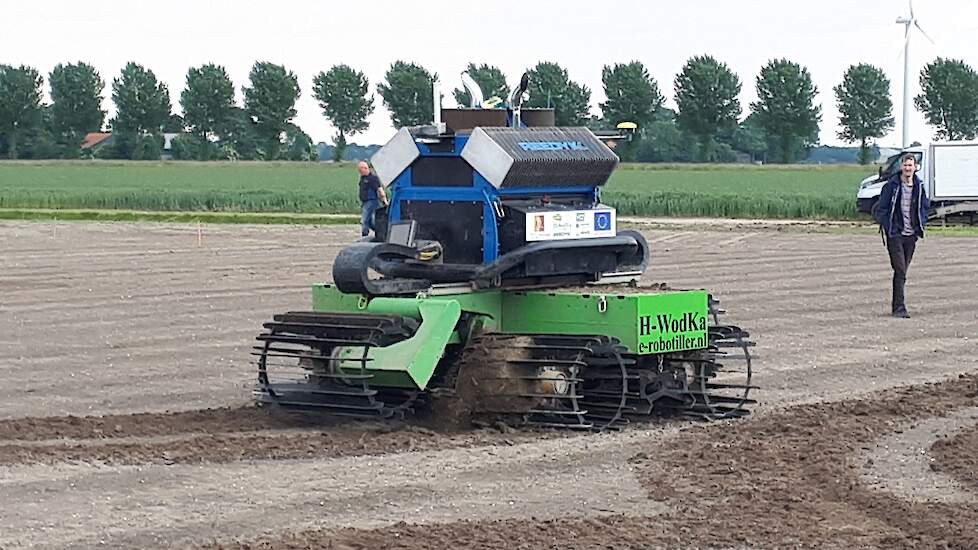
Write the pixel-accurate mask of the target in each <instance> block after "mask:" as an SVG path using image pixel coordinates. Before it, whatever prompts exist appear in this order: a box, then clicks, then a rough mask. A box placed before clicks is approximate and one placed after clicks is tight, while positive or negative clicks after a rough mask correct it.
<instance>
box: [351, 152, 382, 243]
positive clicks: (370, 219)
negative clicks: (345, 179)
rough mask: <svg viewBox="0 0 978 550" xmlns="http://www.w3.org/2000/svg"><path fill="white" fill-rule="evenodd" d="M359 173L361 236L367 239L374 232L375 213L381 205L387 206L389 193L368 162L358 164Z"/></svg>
mask: <svg viewBox="0 0 978 550" xmlns="http://www.w3.org/2000/svg"><path fill="white" fill-rule="evenodd" d="M357 171H358V172H360V204H361V207H360V234H361V235H362V236H364V237H366V236H367V235H370V232H371V231H373V230H374V213H376V212H377V209H378V208H380V205H381V203H383V204H384V206H387V193H386V192H385V191H384V186H383V185H382V184H381V183H380V178H378V177H377V175H376V174H373V173H371V172H370V166H369V165H368V164H367V163H366V162H363V161H360V162H359V163H357Z"/></svg>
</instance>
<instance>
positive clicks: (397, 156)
mask: <svg viewBox="0 0 978 550" xmlns="http://www.w3.org/2000/svg"><path fill="white" fill-rule="evenodd" d="M419 156H421V151H419V150H418V144H417V143H415V142H414V136H412V135H411V132H409V131H408V129H407V128H401V129H400V130H399V131H398V132H397V133H396V134H394V137H392V138H391V140H390V141H388V142H387V145H384V146H383V147H381V148H380V150H379V151H377V152H376V153H374V156H372V157H370V163H371V164H373V167H374V171H375V172H376V173H377V177H378V178H380V182H381V183H383V184H384V185H390V184H391V182H392V181H394V180H395V179H396V178H397V176H399V175H401V172H403V171H404V170H405V169H406V168H407V167H408V166H411V163H412V162H414V159H416V158H418V157H419Z"/></svg>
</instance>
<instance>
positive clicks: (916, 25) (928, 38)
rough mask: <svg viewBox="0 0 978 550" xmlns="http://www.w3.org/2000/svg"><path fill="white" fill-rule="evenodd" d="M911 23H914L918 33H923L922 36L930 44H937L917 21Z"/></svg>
mask: <svg viewBox="0 0 978 550" xmlns="http://www.w3.org/2000/svg"><path fill="white" fill-rule="evenodd" d="M913 24H914V26H915V27H917V30H918V31H920V34H922V35H924V38H926V39H927V40H929V41H930V43H931V44H933V45H935V46H936V45H937V42H934V39H933V38H931V37H930V36H929V35H928V34H927V33H926V32H924V29H923V27H921V26H920V23H918V22H917V21H914V22H913Z"/></svg>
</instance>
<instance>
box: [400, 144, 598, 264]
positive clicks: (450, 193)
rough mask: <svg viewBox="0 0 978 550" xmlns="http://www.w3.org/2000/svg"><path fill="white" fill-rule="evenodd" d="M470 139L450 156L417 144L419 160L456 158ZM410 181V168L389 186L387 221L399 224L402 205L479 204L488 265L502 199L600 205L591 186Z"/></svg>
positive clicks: (477, 178) (494, 252)
mask: <svg viewBox="0 0 978 550" xmlns="http://www.w3.org/2000/svg"><path fill="white" fill-rule="evenodd" d="M468 138H469V136H467V135H457V136H455V147H454V150H453V151H451V152H433V151H432V150H431V149H430V148H429V147H428V144H426V143H421V142H418V141H416V142H415V144H416V145H417V146H418V151H419V152H420V153H421V155H420V157H418V158H421V157H458V156H460V155H461V152H462V148H463V147H465V144H466V143H467V142H468ZM412 182H413V180H412V169H411V167H408V168H406V169H405V170H404V171H403V172H401V174H400V175H398V176H397V178H395V179H394V181H393V182H391V188H392V191H393V197H392V200H391V205H390V210H389V212H388V217H389V220H390V222H397V221H400V220H401V202H402V201H419V200H423V201H434V202H451V201H464V202H481V203H482V220H483V223H482V242H483V253H482V261H483V262H484V263H491V262H493V261H495V260H496V259H497V258H498V257H499V230H498V229H499V216H498V214H497V212H496V208H495V205H497V204H498V203H499V201H500V198H501V197H519V196H521V195H540V194H548V195H560V194H570V193H574V194H587V193H589V194H591V195H592V197H593V200H594V202H593V204H594V205H597V204H599V203H600V191H599V188H598V187H592V186H555V187H543V188H541V187H525V188H519V187H517V188H507V189H497V188H496V187H495V186H493V185H492V184H491V183H489V182H488V181H487V180H486V179H485V178H484V177H483V176H482V174H480V173H478V172H475V171H473V181H472V186H471V187H432V186H419V187H415V186H414V185H413V183H412Z"/></svg>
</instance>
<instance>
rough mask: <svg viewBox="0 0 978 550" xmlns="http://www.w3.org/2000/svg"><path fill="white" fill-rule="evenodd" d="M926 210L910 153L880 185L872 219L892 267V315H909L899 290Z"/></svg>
mask: <svg viewBox="0 0 978 550" xmlns="http://www.w3.org/2000/svg"><path fill="white" fill-rule="evenodd" d="M928 212H930V199H928V198H927V192H926V191H924V186H923V183H922V182H921V181H920V178H919V177H917V157H915V156H914V155H913V154H908V155H905V156H904V157H903V160H902V162H901V164H900V173H898V174H895V175H894V176H893V177H892V178H890V179H889V181H887V182H886V185H884V186H883V189H882V191H881V192H880V202H879V206H878V207H877V209H876V221H877V222H879V224H880V231H881V232H882V233H883V237H884V239H885V240H886V250H887V252H889V254H890V266H892V267H893V316H894V317H903V318H909V317H910V313H909V312H907V304H906V301H905V299H904V292H903V290H904V286H905V285H906V282H907V268H909V267H910V260H911V259H913V253H914V250H915V249H916V247H917V239H918V238H919V239H922V238H924V226H925V225H927V214H928Z"/></svg>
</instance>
